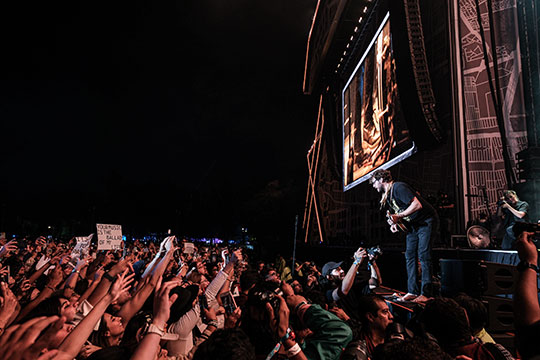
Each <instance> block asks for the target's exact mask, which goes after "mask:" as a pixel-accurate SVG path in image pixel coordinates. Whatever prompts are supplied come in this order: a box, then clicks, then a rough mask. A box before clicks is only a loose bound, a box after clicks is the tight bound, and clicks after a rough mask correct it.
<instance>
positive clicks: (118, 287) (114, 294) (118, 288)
mask: <svg viewBox="0 0 540 360" xmlns="http://www.w3.org/2000/svg"><path fill="white" fill-rule="evenodd" d="M128 271H129V269H126V270H124V272H123V273H122V274H120V275H118V276H117V279H116V281H115V282H114V284H113V285H112V286H111V288H110V289H109V295H110V296H111V302H113V301H115V300H116V299H118V298H119V297H120V295H121V294H122V293H124V292H127V291H129V288H130V287H131V283H132V282H133V278H134V277H135V274H131V275H128V274H127V273H128Z"/></svg>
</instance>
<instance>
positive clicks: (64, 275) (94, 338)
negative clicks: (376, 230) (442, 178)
mask: <svg viewBox="0 0 540 360" xmlns="http://www.w3.org/2000/svg"><path fill="white" fill-rule="evenodd" d="M75 245H76V244H75V240H71V241H67V242H62V241H55V240H53V239H47V238H44V237H38V238H37V239H13V240H11V241H2V247H1V249H0V261H1V267H0V277H1V280H2V281H1V284H0V359H40V360H45V359H75V358H76V359H89V360H96V359H122V360H126V359H158V358H159V359H194V360H200V359H240V360H241V359H285V358H289V359H328V360H330V359H335V360H338V359H511V358H513V357H512V355H511V354H510V353H509V352H508V351H507V350H506V349H504V348H503V347H502V346H500V345H499V344H495V343H494V341H493V339H492V338H490V337H489V334H487V333H486V331H485V329H484V326H485V308H483V305H482V304H481V303H480V305H478V301H477V300H475V299H473V298H470V297H468V296H466V295H462V296H460V297H458V298H456V299H449V298H442V297H434V298H431V299H429V300H428V301H426V302H425V303H424V304H417V305H416V306H417V307H419V308H423V310H422V311H419V312H418V316H415V317H414V318H413V319H410V320H409V322H408V323H406V324H405V323H399V322H398V321H396V319H395V318H394V317H395V314H393V313H392V309H391V307H389V305H388V302H387V301H386V300H385V298H383V297H381V296H379V295H376V294H375V293H374V290H375V289H376V288H377V287H378V286H380V285H381V283H382V280H383V279H382V277H381V271H380V270H379V268H378V265H377V256H378V254H379V253H378V252H373V251H367V250H366V249H363V248H360V249H358V250H357V251H356V252H354V254H352V257H351V258H350V259H342V261H338V262H328V263H326V264H324V265H323V264H317V263H316V262H314V261H303V262H296V261H295V262H293V261H291V260H289V261H287V260H286V259H284V258H283V257H277V258H276V259H275V260H274V261H272V262H269V261H267V259H262V260H260V259H253V258H251V257H250V256H249V255H250V253H249V251H246V250H245V249H241V248H237V249H235V248H232V247H226V246H203V245H199V246H198V248H197V247H195V248H193V247H190V249H189V251H186V250H187V248H186V247H185V246H183V242H182V241H178V240H177V239H176V238H175V237H173V236H170V237H167V238H165V239H164V240H163V241H162V242H161V243H160V244H154V243H152V242H150V243H144V242H140V241H134V242H132V243H129V244H127V245H125V247H126V248H125V249H124V250H123V251H117V252H115V251H104V250H100V251H97V250H95V249H94V248H93V247H90V248H89V249H88V250H87V251H82V250H81V251H79V250H80V249H79V250H76V251H74V248H75ZM517 247H518V252H519V256H520V258H521V259H522V260H523V261H525V262H527V263H528V264H537V261H538V258H537V256H538V255H537V254H538V253H537V251H536V247H535V246H534V244H533V243H532V241H531V238H530V234H529V233H524V234H523V235H522V236H521V237H520V238H519V239H518V240H517ZM305 260H308V259H305ZM321 265H323V266H321ZM533 270H534V265H531V266H528V267H525V268H524V269H523V270H522V271H520V272H519V274H520V275H519V284H518V285H517V290H516V294H515V298H514V299H515V308H516V314H515V318H516V330H517V338H518V349H519V351H520V354H521V356H522V357H523V358H526V359H533V358H538V356H540V346H539V344H538V343H539V342H538V339H539V338H540V335H538V334H540V307H539V305H538V296H537V295H538V293H537V283H536V280H537V277H536V272H534V271H533ZM396 271H397V269H396ZM482 309H483V310H482Z"/></svg>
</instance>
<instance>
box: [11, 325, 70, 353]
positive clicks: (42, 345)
mask: <svg viewBox="0 0 540 360" xmlns="http://www.w3.org/2000/svg"><path fill="white" fill-rule="evenodd" d="M65 321H66V318H65V317H62V318H59V317H58V316H51V317H45V316H42V317H37V318H34V319H31V320H28V321H27V322H25V323H23V324H19V325H13V326H11V327H9V328H8V329H7V330H6V332H5V333H4V334H3V335H2V337H0V359H10V360H23V359H24V360H26V359H38V360H41V359H51V358H53V356H54V355H56V351H54V352H47V353H45V354H44V355H43V356H41V357H40V354H41V352H42V351H43V350H45V349H46V348H47V346H48V345H49V344H50V343H51V341H52V339H53V338H54V337H55V336H56V333H57V332H58V331H59V330H60V329H61V328H62V326H63V325H64V322H65ZM51 324H53V326H50V327H49V325H51ZM47 327H49V329H48V330H47V331H45V332H44V333H43V334H41V332H42V331H43V330H45V329H46V328H47ZM40 334H41V336H40Z"/></svg>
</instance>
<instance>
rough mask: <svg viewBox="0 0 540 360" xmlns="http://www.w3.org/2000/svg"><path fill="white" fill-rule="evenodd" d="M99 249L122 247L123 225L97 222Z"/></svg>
mask: <svg viewBox="0 0 540 360" xmlns="http://www.w3.org/2000/svg"><path fill="white" fill-rule="evenodd" d="M96 228H97V237H98V247H97V249H98V250H121V249H122V225H112V224H96Z"/></svg>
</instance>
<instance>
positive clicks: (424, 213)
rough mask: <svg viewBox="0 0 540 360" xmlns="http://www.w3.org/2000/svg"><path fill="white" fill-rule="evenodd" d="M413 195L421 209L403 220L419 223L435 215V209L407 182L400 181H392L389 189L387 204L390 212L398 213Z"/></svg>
mask: <svg viewBox="0 0 540 360" xmlns="http://www.w3.org/2000/svg"><path fill="white" fill-rule="evenodd" d="M415 197H416V198H417V199H418V200H419V201H420V203H421V204H422V209H420V210H418V211H416V212H414V213H413V214H411V215H409V216H407V217H405V218H404V220H405V221H407V222H409V223H411V224H413V225H421V224H422V222H423V221H424V220H426V219H428V218H430V217H434V216H435V214H436V213H435V209H434V208H433V206H431V204H430V203H428V202H427V201H426V200H425V199H424V198H422V197H421V196H420V194H419V193H417V192H416V191H414V190H413V188H411V187H410V186H409V185H408V184H406V183H404V182H400V181H396V182H395V183H394V185H393V186H392V189H391V190H390V201H389V202H390V204H389V205H390V209H391V212H392V213H398V212H401V211H403V210H405V209H406V208H408V207H409V205H410V204H411V202H412V201H413V199H414V198H415Z"/></svg>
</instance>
